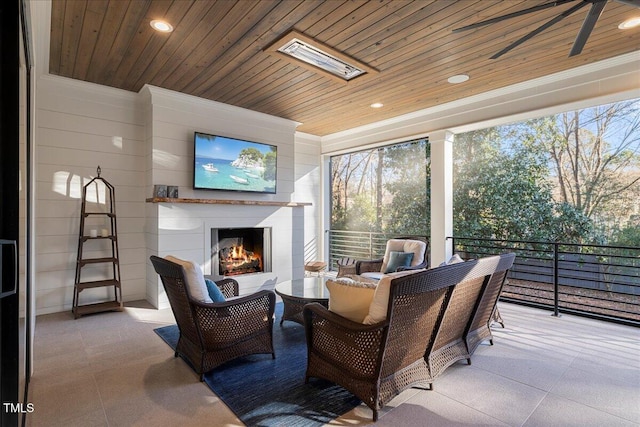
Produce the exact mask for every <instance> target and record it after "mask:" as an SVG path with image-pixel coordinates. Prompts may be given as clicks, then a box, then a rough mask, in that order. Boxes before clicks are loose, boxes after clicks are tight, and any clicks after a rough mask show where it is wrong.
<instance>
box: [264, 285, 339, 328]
mask: <svg viewBox="0 0 640 427" xmlns="http://www.w3.org/2000/svg"><path fill="white" fill-rule="evenodd" d="M326 281H327V278H326V277H305V278H304V279H297V280H287V281H286V282H281V283H278V284H277V285H276V288H275V291H276V294H278V295H280V297H281V298H282V303H283V304H284V310H283V313H282V319H280V325H282V322H284V321H285V320H291V321H293V322H296V323H300V324H301V325H303V324H304V319H303V317H302V309H303V308H304V306H305V304H309V303H312V302H318V303H320V304H322V305H324V306H325V307H329V290H328V289H327V286H326V285H325V283H326Z"/></svg>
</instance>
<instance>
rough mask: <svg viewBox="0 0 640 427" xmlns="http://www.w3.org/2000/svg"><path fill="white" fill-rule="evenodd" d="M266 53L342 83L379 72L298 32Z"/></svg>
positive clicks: (274, 44) (294, 32) (292, 32)
mask: <svg viewBox="0 0 640 427" xmlns="http://www.w3.org/2000/svg"><path fill="white" fill-rule="evenodd" d="M265 51H267V52H273V53H276V54H279V55H281V57H282V58H286V59H287V60H289V61H290V62H292V63H295V64H296V65H301V66H303V67H305V68H307V69H310V70H312V71H321V72H323V73H325V75H329V76H331V77H333V78H338V79H340V80H341V81H342V82H348V81H350V80H353V79H355V78H356V77H359V76H363V75H366V74H374V73H376V72H377V71H376V70H375V69H373V68H371V67H369V66H367V65H366V64H363V63H362V62H359V61H357V60H355V59H354V58H351V57H349V56H347V55H345V54H344V53H342V52H339V51H337V50H335V49H333V48H331V47H330V46H327V45H325V44H322V43H320V42H318V41H317V40H314V39H312V38H310V37H307V36H305V35H304V34H301V33H299V32H297V31H291V32H289V33H287V34H286V35H285V36H284V37H281V38H280V39H278V40H276V41H275V42H274V43H273V44H271V46H269V47H267V48H266V49H265Z"/></svg>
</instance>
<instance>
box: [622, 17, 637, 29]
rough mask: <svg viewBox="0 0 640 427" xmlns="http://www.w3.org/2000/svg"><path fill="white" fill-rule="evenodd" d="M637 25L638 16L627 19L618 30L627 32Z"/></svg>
mask: <svg viewBox="0 0 640 427" xmlns="http://www.w3.org/2000/svg"><path fill="white" fill-rule="evenodd" d="M639 25H640V16H636V17H635V18H631V19H627V20H626V21H624V22H623V23H621V24H620V25H618V28H620V29H621V30H628V29H629V28H635V27H637V26H639Z"/></svg>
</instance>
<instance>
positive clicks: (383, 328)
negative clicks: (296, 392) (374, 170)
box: [304, 255, 513, 421]
mask: <svg viewBox="0 0 640 427" xmlns="http://www.w3.org/2000/svg"><path fill="white" fill-rule="evenodd" d="M509 257H510V258H509ZM507 258H509V259H510V261H511V262H513V256H512V255H510V256H507ZM507 265H509V266H510V264H509V261H508V260H507V261H505V262H502V258H500V257H492V258H487V259H486V260H484V259H483V260H479V261H478V260H474V261H468V262H464V263H459V264H453V265H447V266H443V267H438V268H434V269H431V270H426V271H422V272H416V273H414V274H410V275H406V276H402V277H398V278H395V279H392V280H391V282H390V292H389V302H388V308H387V317H386V320H384V321H382V322H380V323H377V324H374V325H363V324H360V323H356V322H352V321H350V320H348V319H346V318H344V317H342V316H340V315H338V314H335V313H333V312H331V311H329V310H327V309H326V308H324V307H323V306H321V305H320V304H308V305H306V306H305V308H304V321H305V332H306V337H307V349H308V357H307V372H306V377H305V381H309V378H311V377H316V378H324V379H326V380H329V381H332V382H334V383H336V384H339V385H341V386H342V387H344V388H346V389H347V390H349V391H350V392H352V393H353V394H354V395H356V396H357V397H358V398H360V399H361V400H362V401H363V402H364V403H365V404H366V405H367V406H369V407H370V408H371V409H372V410H373V420H374V421H376V420H377V419H378V411H379V410H380V409H381V408H382V407H383V406H384V405H386V404H387V403H388V402H389V401H390V400H391V399H393V398H394V397H395V396H397V395H398V394H400V392H402V391H403V390H405V389H407V388H410V387H418V388H427V389H431V388H432V383H433V381H434V379H435V377H436V376H437V375H438V374H440V373H441V372H442V371H443V370H444V369H445V368H446V367H447V366H450V365H451V364H452V363H454V362H455V361H457V360H460V358H470V356H469V354H468V352H467V351H466V346H465V340H464V338H465V334H466V333H467V331H468V330H469V325H470V324H473V323H470V322H471V320H472V319H473V320H476V319H478V322H480V319H483V318H484V310H478V309H479V308H480V307H481V306H482V305H483V304H480V301H482V300H483V299H482V298H481V297H482V296H483V295H484V292H485V290H487V289H489V287H488V286H486V285H488V284H489V283H491V282H492V280H491V279H492V277H493V274H494V272H495V270H496V268H497V266H501V267H506V266H507ZM497 281H499V280H497ZM474 297H475V298H476V299H475V300H474V299H473V298H474ZM491 301H492V298H487V299H485V300H484V302H485V303H486V304H489V305H490V302H491ZM465 303H466V304H467V305H466V306H465V305H464V304H465ZM480 311H482V313H483V314H482V315H477V316H476V313H478V312H480ZM448 352H450V353H448Z"/></svg>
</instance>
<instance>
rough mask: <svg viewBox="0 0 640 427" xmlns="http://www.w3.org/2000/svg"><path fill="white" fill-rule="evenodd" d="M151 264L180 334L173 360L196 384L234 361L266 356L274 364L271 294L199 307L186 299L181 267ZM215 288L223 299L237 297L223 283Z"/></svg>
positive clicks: (233, 286) (155, 260)
mask: <svg viewBox="0 0 640 427" xmlns="http://www.w3.org/2000/svg"><path fill="white" fill-rule="evenodd" d="M151 263H152V264H153V267H154V268H155V270H156V273H158V275H159V276H160V278H161V279H162V285H163V286H164V289H165V292H166V293H167V297H168V298H169V303H170V304H171V309H172V310H173V315H174V317H175V319H176V322H177V324H178V328H179V330H180V338H179V340H178V344H177V346H176V351H175V356H176V357H177V356H178V355H182V356H183V357H184V358H185V359H186V360H187V361H188V362H189V363H190V364H191V366H192V367H193V368H194V370H195V371H196V372H197V373H198V374H200V381H202V380H203V379H204V374H205V373H206V372H209V371H211V370H212V369H214V368H215V367H216V366H219V365H221V364H223V363H225V362H227V361H229V360H232V359H235V358H237V357H241V356H246V355H249V354H258V353H271V356H272V357H274V358H275V352H274V350H273V313H274V310H275V294H274V293H273V292H272V291H266V290H263V291H258V292H256V293H254V294H252V295H247V296H244V297H239V298H234V299H233V300H230V301H226V302H220V303H200V302H197V301H195V300H193V299H192V298H191V296H190V294H189V289H188V288H187V287H186V285H185V272H184V268H183V267H182V266H180V265H178V264H175V263H173V262H171V261H168V260H165V259H163V258H159V257H157V256H151ZM216 284H217V285H218V287H219V288H220V290H221V291H222V293H223V294H224V295H225V297H231V296H237V295H238V282H237V281H235V280H233V279H223V280H220V281H217V282H216Z"/></svg>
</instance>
